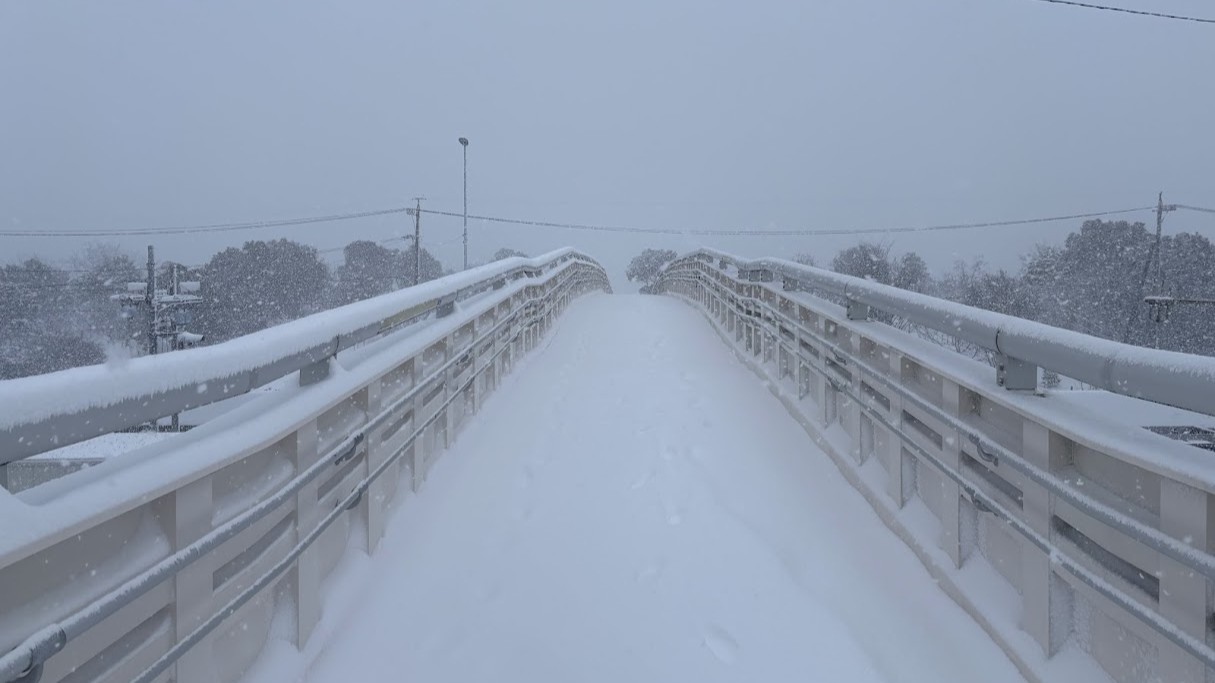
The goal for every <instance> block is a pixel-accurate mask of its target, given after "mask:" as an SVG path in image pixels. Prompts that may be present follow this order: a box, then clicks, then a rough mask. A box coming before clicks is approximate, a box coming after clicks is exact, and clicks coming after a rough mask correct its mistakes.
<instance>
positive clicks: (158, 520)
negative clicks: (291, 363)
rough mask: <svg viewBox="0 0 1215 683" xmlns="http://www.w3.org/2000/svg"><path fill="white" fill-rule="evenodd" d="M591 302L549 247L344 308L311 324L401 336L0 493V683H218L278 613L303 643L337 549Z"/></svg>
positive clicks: (414, 481) (368, 530)
mask: <svg viewBox="0 0 1215 683" xmlns="http://www.w3.org/2000/svg"><path fill="white" fill-rule="evenodd" d="M511 278H515V281H513V282H511V281H509V280H510V279H511ZM490 288H492V289H490ZM480 290H488V291H484V293H483V294H482V295H481V296H477V297H475V298H469V299H467V300H466V301H465V302H464V303H463V304H462V305H461V306H459V307H458V308H455V309H454V310H451V311H450V312H449V314H447V315H444V316H443V317H442V318H441V319H439V320H435V321H433V322H432V323H429V324H425V325H418V326H413V327H409V328H406V329H399V328H400V325H402V324H404V321H407V320H410V319H413V318H414V317H416V315H415V314H414V313H413V311H412V310H411V309H410V308H403V307H404V306H416V305H418V301H419V299H421V303H423V304H425V303H427V302H431V303H433V304H434V305H435V306H437V307H439V308H440V309H441V308H442V307H444V306H452V307H454V304H453V303H452V302H454V300H455V299H456V298H459V297H465V296H470V293H471V292H475V291H480ZM596 290H603V291H608V292H610V291H611V287H610V284H609V282H608V278H607V276H606V274H605V273H604V271H603V269H602V268H601V267H600V266H599V265H598V264H597V263H595V262H594V261H592V260H591V259H588V258H586V257H584V256H581V255H579V254H576V253H574V252H570V251H562V252H555V253H554V254H550V255H549V256H547V257H544V258H543V259H537V260H534V261H533V260H516V261H514V262H513V263H505V264H495V265H493V266H486V267H485V268H483V269H478V270H477V271H470V272H469V273H463V274H460V275H457V276H453V277H451V278H447V279H446V281H445V282H440V283H435V284H432V285H430V286H423V287H422V288H419V289H417V290H416V291H415V292H412V293H409V292H400V293H398V294H396V295H388V296H386V297H381V298H380V299H378V300H370V301H368V302H363V304H361V305H360V304H356V305H355V306H353V307H348V308H347V309H346V312H345V313H344V314H342V315H336V313H338V312H333V313H335V315H330V316H322V318H323V319H324V321H325V325H326V326H325V329H324V332H326V333H335V334H337V333H345V334H359V333H361V331H362V330H364V329H367V328H371V326H372V325H374V324H376V323H377V322H378V324H379V326H380V327H379V329H381V330H385V329H397V334H394V335H392V336H391V337H390V338H386V339H382V340H380V342H378V343H374V344H370V345H367V346H366V347H364V348H362V349H360V351H359V354H358V360H357V362H354V363H345V364H343V367H342V368H340V369H339V370H335V371H334V372H332V373H331V374H330V376H329V377H327V378H326V379H325V380H324V381H317V382H314V383H309V384H306V385H303V384H302V385H301V386H298V387H284V388H283V391H281V392H278V395H276V396H273V397H269V398H271V399H272V400H267V401H256V402H254V403H253V407H248V406H246V407H245V408H244V409H243V410H238V411H233V412H232V413H230V414H227V415H224V416H221V417H219V418H217V419H214V420H211V421H207V422H205V423H204V424H202V425H200V426H199V427H198V428H197V429H194V430H191V431H190V432H188V433H186V434H180V435H176V436H174V437H173V438H172V439H170V440H167V441H166V442H164V443H163V444H158V445H157V446H153V447H149V448H146V449H144V450H143V451H139V452H131V453H127V454H124V456H122V457H119V458H113V459H108V460H106V461H105V462H103V463H101V464H99V465H97V466H96V467H92V468H88V469H85V470H82V471H77V472H74V473H72V474H69V475H67V476H65V477H64V478H62V479H59V480H56V481H52V482H49V483H46V484H44V485H42V486H39V487H36V488H33V489H29V490H25V491H22V492H20V493H18V494H10V493H8V492H6V491H4V490H0V519H3V523H4V527H3V528H4V530H5V533H0V586H4V587H5V590H0V683H37V682H38V681H39V680H41V681H42V682H43V683H55V682H57V681H64V680H106V681H120V680H121V681H133V682H136V683H153V682H154V681H160V680H164V679H165V676H166V675H168V676H170V677H172V679H173V680H175V681H178V682H179V683H215V682H219V683H232V682H233V681H236V680H238V679H239V678H240V677H241V676H242V675H244V672H245V671H246V670H247V668H248V667H249V666H250V665H251V664H252V662H253V661H254V659H255V658H256V657H257V654H258V650H259V648H260V647H261V645H262V644H263V643H265V642H267V638H268V637H269V635H268V634H269V633H270V630H271V625H272V623H280V622H279V619H281V618H288V619H289V620H290V622H291V623H292V625H293V626H294V628H293V629H292V633H293V635H294V638H295V640H296V642H297V643H298V644H299V646H300V647H301V648H303V647H305V645H306V644H307V642H308V637H309V634H310V633H311V632H312V630H313V629H314V628H315V627H316V625H317V623H318V619H319V617H320V613H321V603H322V601H323V599H324V592H323V591H322V590H321V586H322V581H323V580H324V579H325V577H326V575H328V574H329V573H330V572H332V571H334V569H335V567H336V566H337V565H338V563H339V560H340V558H341V556H342V555H343V553H345V552H347V551H348V550H347V549H348V548H352V547H354V546H355V545H362V544H365V545H363V547H365V548H366V549H367V550H368V551H369V552H371V551H373V550H374V549H375V546H376V544H377V542H378V540H379V539H380V537H381V536H382V534H383V532H384V529H385V523H386V520H387V516H388V513H389V511H390V510H391V509H392V506H393V505H394V502H395V501H399V500H400V499H401V496H402V492H403V488H404V487H412V488H413V489H414V490H417V488H418V487H419V486H420V485H421V484H422V482H423V481H424V480H425V478H426V475H427V472H428V471H429V469H430V467H431V466H432V465H433V463H434V462H435V460H436V458H437V457H438V456H439V455H440V454H441V452H442V451H443V450H444V449H445V448H447V446H448V445H449V444H450V443H451V441H452V440H453V439H454V438H456V436H457V435H458V434H459V433H460V432H461V431H462V430H463V429H464V428H465V427H466V426H467V425H469V424H470V423H471V422H472V420H473V419H475V415H476V414H477V412H478V411H479V409H480V406H481V405H482V403H483V401H484V400H485V399H486V397H488V396H489V395H491V394H492V393H493V392H495V391H496V390H497V389H498V388H499V387H501V386H502V379H503V378H504V377H505V376H506V375H507V374H508V373H510V372H511V371H512V370H513V369H514V368H516V367H519V365H518V363H519V360H520V359H521V358H522V357H523V356H524V355H525V354H527V353H528V352H529V351H531V350H533V349H535V348H537V347H538V345H539V344H540V342H541V340H542V339H543V337H544V336H545V335H546V334H548V333H549V332H550V331H551V330H552V329H553V325H554V324H555V322H556V320H557V319H558V318H559V317H560V316H561V314H562V313H563V312H564V311H565V310H567V308H568V307H569V305H570V304H571V302H572V301H573V300H574V299H575V298H577V297H579V296H581V295H583V294H585V293H588V292H592V291H596ZM419 292H421V294H419ZM414 295H416V296H417V298H414ZM428 296H429V297H430V298H429V299H428V298H427V297H428ZM437 313H439V314H442V313H443V311H442V310H439V311H437ZM334 318H336V320H335V319H334ZM389 320H391V323H389V324H386V321H389ZM283 327H287V328H294V329H298V330H300V332H301V334H305V333H307V332H308V330H307V329H306V328H307V326H301V325H290V326H283ZM318 334H320V332H318ZM280 336H281V335H280ZM276 338H277V337H276ZM237 341H240V340H237ZM300 343H301V348H303V347H304V345H305V344H306V342H300ZM237 346H242V345H241V344H237ZM251 351H252V350H251ZM188 353H189V352H182V353H181V354H174V355H177V356H179V357H181V356H185V355H186V354H188ZM322 360H325V359H322ZM212 370H215V368H212ZM301 370H307V368H306V367H305V368H301ZM304 374H306V373H305V372H301V378H303V375H304ZM315 377H316V376H314V378H315ZM145 381H151V380H146V379H145ZM355 538H358V542H357V543H352V542H351V541H352V540H353V539H355ZM287 614H290V615H291V616H290V617H284V615H287ZM284 623H285V622H284Z"/></svg>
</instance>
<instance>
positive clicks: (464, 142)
mask: <svg viewBox="0 0 1215 683" xmlns="http://www.w3.org/2000/svg"><path fill="white" fill-rule="evenodd" d="M460 146H461V147H463V148H464V270H468V138H460Z"/></svg>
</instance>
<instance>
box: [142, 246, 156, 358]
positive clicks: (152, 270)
mask: <svg viewBox="0 0 1215 683" xmlns="http://www.w3.org/2000/svg"><path fill="white" fill-rule="evenodd" d="M143 301H144V309H145V312H146V313H147V317H148V355H152V354H155V353H156V252H155V251H154V250H153V248H152V245H150V244H149V245H148V287H147V289H145V290H144V295H143Z"/></svg>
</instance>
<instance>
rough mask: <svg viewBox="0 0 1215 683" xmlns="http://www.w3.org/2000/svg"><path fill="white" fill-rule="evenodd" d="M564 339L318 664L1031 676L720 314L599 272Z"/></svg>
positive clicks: (395, 533)
mask: <svg viewBox="0 0 1215 683" xmlns="http://www.w3.org/2000/svg"><path fill="white" fill-rule="evenodd" d="M543 343H544V344H547V347H546V348H541V349H539V350H537V351H536V352H535V354H533V356H532V357H530V358H528V359H526V360H525V361H524V365H523V366H522V367H520V368H519V369H518V371H517V372H516V373H515V374H513V375H512V376H511V377H510V379H509V380H508V381H507V382H506V383H505V385H504V386H503V387H502V389H501V390H500V391H499V392H497V393H496V394H495V395H494V396H493V397H491V398H490V399H489V400H488V401H487V403H486V405H485V406H484V408H483V410H482V412H481V413H480V414H479V415H478V416H477V417H476V418H475V419H473V420H472V422H471V423H470V425H469V426H468V428H467V429H466V431H464V432H463V433H462V434H461V435H460V436H459V439H458V441H457V443H456V444H455V445H454V446H453V448H452V449H451V451H449V452H448V453H446V454H444V455H443V456H442V458H441V460H440V461H439V463H438V464H437V465H436V466H435V468H434V470H433V471H432V473H431V476H430V479H429V480H428V481H427V483H426V485H425V487H424V489H423V491H422V492H421V493H420V494H419V495H417V496H415V497H412V498H409V499H407V500H406V501H405V502H404V503H403V504H402V506H401V507H400V508H399V509H398V510H397V511H396V512H395V513H394V518H393V520H392V523H391V524H390V527H389V530H388V533H387V536H386V537H385V539H384V541H383V543H382V544H381V545H380V548H379V550H378V551H377V553H376V555H375V556H374V557H373V558H372V561H371V562H370V563H368V564H369V566H361V567H358V569H360V570H362V571H361V576H360V579H359V581H358V586H357V589H354V590H345V591H341V592H342V593H349V594H350V595H341V596H337V595H335V596H334V597H335V598H336V599H337V601H338V602H341V601H342V600H345V601H346V602H347V604H344V605H343V604H327V605H326V610H327V611H330V610H332V612H331V613H330V614H328V615H326V617H325V619H323V620H322V628H321V630H320V632H318V634H317V635H319V636H322V638H323V639H324V640H325V641H328V642H327V643H326V644H325V647H324V649H323V650H322V651H321V652H319V653H316V659H315V661H312V662H311V665H310V666H308V669H309V670H308V671H307V672H306V673H305V674H304V678H305V680H307V681H310V682H311V683H345V682H346V681H351V680H362V681H402V680H416V681H427V682H436V681H469V682H481V681H518V682H520V683H523V682H527V683H535V682H538V681H553V682H563V683H564V682H570V681H604V682H609V681H610V682H612V683H619V682H622V681H698V682H700V681H793V680H799V681H849V682H864V681H932V682H939V681H985V682H990V683H1001V682H1004V681H1021V680H1023V679H1022V678H1021V677H1020V675H1019V674H1018V673H1017V671H1016V669H1015V668H1014V666H1013V665H1012V663H1011V662H1010V661H1009V660H1008V659H1007V657H1005V655H1004V654H1003V652H1001V651H1000V649H999V648H998V647H997V646H996V645H995V644H994V643H993V642H992V641H991V640H990V639H988V638H987V636H986V635H985V634H984V633H983V631H982V629H980V628H979V627H978V626H977V625H976V624H975V623H974V622H973V621H972V620H971V619H970V617H968V616H967V615H966V614H965V613H964V612H963V611H962V610H961V609H960V608H959V607H958V606H957V605H955V604H954V603H953V601H952V600H950V598H949V597H948V596H946V595H945V594H944V593H943V592H942V591H941V590H940V589H939V588H938V587H937V585H936V583H935V582H934V581H933V580H932V579H931V578H930V577H929V575H928V573H927V572H926V571H925V570H924V568H923V566H922V565H920V563H919V562H918V560H917V559H916V558H915V556H914V555H913V554H912V553H911V551H910V550H908V549H907V548H906V547H905V546H903V544H902V543H901V541H899V539H898V538H897V537H896V536H895V535H894V534H892V533H891V532H889V531H888V530H887V529H886V527H885V526H884V525H883V524H882V522H881V521H880V520H879V519H878V518H877V516H876V515H875V514H874V513H873V512H872V511H871V510H870V508H869V507H868V505H867V503H866V502H865V501H864V499H863V498H862V497H861V495H860V494H859V493H857V492H856V491H855V490H854V489H853V488H852V487H851V486H850V485H849V484H848V483H847V482H846V481H845V480H844V479H843V477H842V476H841V475H840V474H839V472H838V471H837V470H836V468H835V466H834V465H833V464H832V462H831V460H830V459H829V458H828V457H827V456H826V455H825V454H823V453H822V452H821V451H819V450H818V449H817V448H816V447H815V446H814V445H813V444H812V443H811V441H810V439H809V438H808V437H807V435H806V434H805V432H803V431H802V429H801V427H799V426H798V425H797V424H796V423H795V422H794V421H793V420H792V419H791V418H790V417H789V416H788V414H787V413H786V412H785V409H784V408H783V407H782V406H781V405H780V403H779V402H778V401H777V400H776V399H775V398H773V397H772V396H771V394H769V393H768V391H767V389H765V388H764V386H763V385H762V383H761V382H760V381H759V380H758V379H757V378H756V377H755V375H753V374H752V373H751V372H750V371H748V370H747V369H746V368H745V367H744V366H743V365H741V364H740V363H739V362H738V361H737V360H736V359H735V358H734V357H733V355H732V354H731V352H730V351H729V350H728V349H727V348H726V347H725V346H724V345H723V344H722V343H721V341H720V340H719V339H718V337H717V336H716V335H715V334H714V333H713V332H712V330H711V329H709V327H708V323H707V322H706V321H705V320H704V319H703V318H702V317H701V316H700V314H698V313H697V312H695V311H694V310H692V309H691V308H689V307H688V306H686V305H684V304H682V303H680V302H678V301H675V300H672V299H668V298H664V297H653V296H623V295H616V296H608V295H594V296H589V297H586V298H585V299H584V300H581V301H579V302H577V303H575V304H574V305H573V306H571V308H570V310H569V311H568V312H567V313H566V315H565V317H564V318H563V319H562V320H561V321H560V322H559V323H558V324H557V326H556V328H555V329H554V331H553V333H552V334H551V335H550V336H549V337H548V338H547V339H545V340H544V342H543ZM346 578H349V577H346ZM338 580H339V581H341V580H342V579H338ZM339 613H344V614H343V616H337V615H338V614H339ZM334 619H338V620H340V621H341V623H330V624H328V625H326V624H325V623H324V622H325V621H331V622H332V621H333V620H334ZM326 632H327V633H326ZM311 645H312V644H311V643H310V646H311ZM310 649H311V647H310ZM270 654H271V655H275V654H276V653H273V652H272V653H270ZM282 654H283V653H282V648H279V652H278V653H277V655H282ZM296 657H300V658H303V657H304V655H296ZM274 659H278V660H279V661H278V663H279V664H288V663H287V662H284V661H282V657H278V656H270V657H267V660H274ZM308 659H311V657H308ZM296 664H297V666H299V668H303V666H304V664H303V662H302V661H301V662H297V663H296ZM287 668H288V669H290V668H295V667H291V666H288V667H287ZM257 669H258V670H257V671H255V672H253V675H252V676H251V678H253V679H254V680H266V681H269V680H271V679H274V680H284V679H285V678H286V677H284V676H275V675H274V674H275V673H278V674H283V673H286V672H285V671H284V669H283V668H282V667H280V666H276V665H275V664H273V663H272V662H271V661H263V662H262V666H259V667H257ZM297 671H298V669H297Z"/></svg>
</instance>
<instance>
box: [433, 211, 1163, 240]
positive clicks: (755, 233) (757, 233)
mask: <svg viewBox="0 0 1215 683" xmlns="http://www.w3.org/2000/svg"><path fill="white" fill-rule="evenodd" d="M1155 208H1156V207H1155V206H1140V207H1135V208H1133V209H1116V210H1113V211H1094V212H1091V213H1076V214H1069V215H1066V216H1047V217H1043V218H1023V219H1018V220H1007V221H986V222H981V223H951V224H945V225H921V226H903V227H891V228H831V229H821V230H812V229H807V230H788V229H786V230H742V229H734V230H699V229H690V230H685V229H680V228H638V227H631V226H621V225H587V224H579V223H556V222H551V221H539V220H528V219H521V218H504V217H500V216H474V215H469V216H468V217H469V218H470V219H472V220H477V221H483V222H488V223H504V224H509V225H526V226H532V227H540V228H559V229H564V230H588V231H594V232H623V233H634V234H653V235H701V236H718V237H721V236H742V237H798V236H816V235H870V234H888V233H907V232H933V231H942V230H973V229H980V228H996V227H1009V226H1015V225H1032V224H1036V223H1051V222H1056V221H1067V220H1076V219H1080V218H1098V217H1101V216H1113V215H1118V214H1126V213H1135V212H1139V211H1151V210H1154V209H1155ZM422 213H424V214H431V215H434V216H447V217H451V218H462V217H463V216H464V214H462V213H459V212H456V211H438V210H435V209H422Z"/></svg>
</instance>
